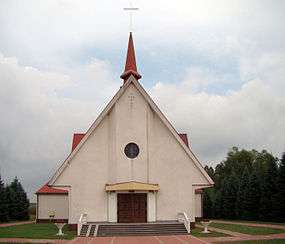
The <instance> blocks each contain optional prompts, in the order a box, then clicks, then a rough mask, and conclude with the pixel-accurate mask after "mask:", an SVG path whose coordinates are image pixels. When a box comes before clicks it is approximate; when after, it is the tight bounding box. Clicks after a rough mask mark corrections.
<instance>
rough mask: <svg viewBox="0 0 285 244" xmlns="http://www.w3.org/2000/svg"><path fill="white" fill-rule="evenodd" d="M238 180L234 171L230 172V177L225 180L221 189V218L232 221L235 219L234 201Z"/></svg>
mask: <svg viewBox="0 0 285 244" xmlns="http://www.w3.org/2000/svg"><path fill="white" fill-rule="evenodd" d="M238 185H239V183H238V179H237V176H236V173H235V171H232V173H231V175H230V177H229V178H228V179H226V180H225V183H224V186H223V189H222V206H223V214H222V215H223V217H224V218H229V219H234V218H235V217H236V211H235V208H236V200H237V190H238Z"/></svg>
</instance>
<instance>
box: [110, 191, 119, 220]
mask: <svg viewBox="0 0 285 244" xmlns="http://www.w3.org/2000/svg"><path fill="white" fill-rule="evenodd" d="M108 221H109V222H117V193H116V192H109V193H108Z"/></svg>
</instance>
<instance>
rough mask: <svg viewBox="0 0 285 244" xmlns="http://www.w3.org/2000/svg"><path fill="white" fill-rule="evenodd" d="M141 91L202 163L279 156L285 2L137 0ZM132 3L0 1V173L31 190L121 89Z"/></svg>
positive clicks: (283, 145) (283, 123) (282, 146)
mask: <svg viewBox="0 0 285 244" xmlns="http://www.w3.org/2000/svg"><path fill="white" fill-rule="evenodd" d="M133 5H134V6H136V7H139V8H140V10H139V11H138V12H137V13H136V14H135V16H134V39H135V46H136V52H137V63H138V68H139V71H140V73H141V74H142V75H143V79H141V83H142V85H143V86H144V87H145V89H146V90H147V91H148V92H149V93H150V95H151V96H152V97H153V99H154V100H155V102H156V103H157V104H158V105H159V106H160V108H161V109H162V111H163V112H164V113H165V115H166V116H167V117H168V118H169V119H170V121H171V122H172V123H173V124H174V126H175V127H176V128H177V130H178V131H181V132H187V133H188V135H189V138H190V142H191V147H192V149H193V151H194V152H195V153H196V154H197V156H198V157H199V158H200V160H201V161H202V162H203V163H204V164H209V165H215V164H217V163H218V162H220V161H221V160H222V159H224V158H225V156H226V153H227V151H228V150H229V149H230V148H231V147H233V146H238V147H240V148H246V149H253V148H255V149H258V150H262V149H267V150H268V151H270V152H272V153H273V154H274V155H275V156H278V157H280V155H281V153H282V151H284V150H285V96H284V91H285V78H284V77H285V24H284V23H285V14H284V13H285V2H284V1H283V0H273V1H272V0H268V1H266V0H258V1H255V0H251V1H247V0H244V1H243V0H239V1H237V0H236V1H234V0H224V1H222V0H215V1H213V0H209V1H190V0H176V1H168V0H163V1H162V0H156V1H148V0H147V1H146V0H144V1H143V0H136V1H135V0H134V1H133ZM128 6H129V1H127V0H106V1H97V0H84V1H81V0H45V1H38V0H26V1H21V0H18V1H17V0H0V86H1V87H0V114H1V119H0V134H1V137H0V172H1V176H2V178H4V179H5V181H6V182H7V181H10V180H11V179H12V178H13V177H14V176H18V178H20V180H21V182H22V183H23V185H24V187H25V188H26V190H27V191H28V193H29V197H30V198H31V199H32V200H34V197H33V192H34V191H35V190H36V189H37V188H38V187H39V186H40V185H41V184H43V183H44V182H46V181H47V180H48V178H49V177H50V176H51V174H52V172H53V171H54V170H55V169H56V168H57V166H58V165H60V164H61V162H62V160H64V158H65V157H66V156H67V155H68V153H69V152H70V149H71V139H72V134H73V133H74V132H85V131H86V129H87V128H88V127H89V126H90V125H91V123H92V122H93V121H94V119H95V118H96V116H97V115H98V113H99V112H100V111H101V110H102V109H103V108H104V106H105V105H106V103H107V102H108V101H109V100H110V99H111V98H112V96H113V95H114V93H115V92H116V91H117V90H118V89H119V86H120V85H121V84H122V81H121V80H120V79H119V76H120V74H121V72H122V70H123V65H124V62H125V54H126V47H127V39H128V31H129V16H128V14H126V13H125V12H124V11H123V10H122V9H123V8H124V7H128Z"/></svg>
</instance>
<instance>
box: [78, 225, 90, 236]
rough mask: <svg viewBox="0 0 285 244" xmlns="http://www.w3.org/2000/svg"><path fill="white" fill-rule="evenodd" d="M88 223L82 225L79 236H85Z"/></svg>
mask: <svg viewBox="0 0 285 244" xmlns="http://www.w3.org/2000/svg"><path fill="white" fill-rule="evenodd" d="M88 228H89V225H82V227H81V230H80V235H79V236H86V234H87V231H88Z"/></svg>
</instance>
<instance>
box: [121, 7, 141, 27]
mask: <svg viewBox="0 0 285 244" xmlns="http://www.w3.org/2000/svg"><path fill="white" fill-rule="evenodd" d="M124 10H125V11H129V12H130V32H132V29H133V11H136V10H139V8H134V7H133V5H132V2H130V7H128V8H124Z"/></svg>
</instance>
